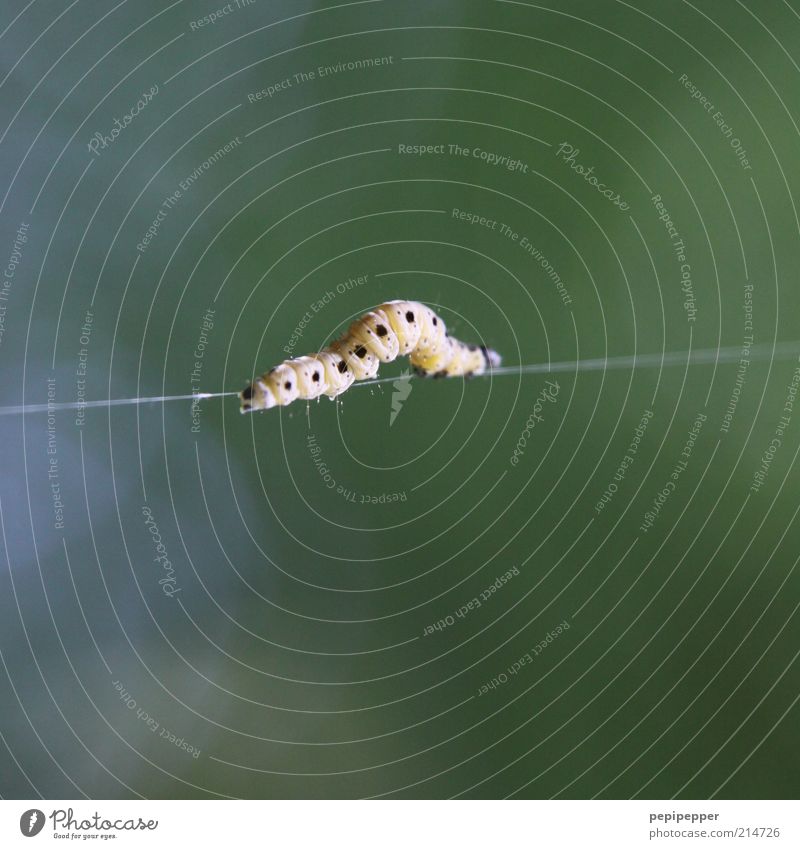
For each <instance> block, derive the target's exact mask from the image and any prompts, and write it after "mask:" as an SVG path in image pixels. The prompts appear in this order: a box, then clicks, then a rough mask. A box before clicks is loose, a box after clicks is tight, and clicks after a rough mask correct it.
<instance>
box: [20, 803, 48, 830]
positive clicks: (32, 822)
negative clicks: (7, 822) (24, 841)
mask: <svg viewBox="0 0 800 849" xmlns="http://www.w3.org/2000/svg"><path fill="white" fill-rule="evenodd" d="M43 828H44V812H43V811H40V810H39V809H38V808H31V809H30V810H29V811H25V813H24V814H23V815H22V816H21V817H20V818H19V830H20V831H21V832H22V833H23V834H24V835H25V837H36V835H37V834H38V833H39V832H40V831H41V830H42V829H43Z"/></svg>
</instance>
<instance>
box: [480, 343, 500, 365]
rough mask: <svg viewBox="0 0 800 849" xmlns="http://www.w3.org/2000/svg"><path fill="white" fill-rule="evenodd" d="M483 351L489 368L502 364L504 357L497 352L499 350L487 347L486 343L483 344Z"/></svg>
mask: <svg viewBox="0 0 800 849" xmlns="http://www.w3.org/2000/svg"><path fill="white" fill-rule="evenodd" d="M481 351H483V357H484V359H485V360H486V367H487V369H493V368H499V367H500V364H501V363H502V362H503V358H502V357H501V356H500V354H498V353H497V351H494V350H492V348H487V347H486V345H481Z"/></svg>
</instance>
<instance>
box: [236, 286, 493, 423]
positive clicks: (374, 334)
mask: <svg viewBox="0 0 800 849" xmlns="http://www.w3.org/2000/svg"><path fill="white" fill-rule="evenodd" d="M405 355H408V356H409V359H410V361H411V364H412V365H413V366H414V369H415V370H416V372H417V373H418V374H420V375H424V376H427V377H470V376H472V375H479V374H484V373H485V372H486V371H487V370H489V369H492V368H496V367H497V366H499V365H500V355H499V354H498V353H497V352H496V351H493V350H491V349H490V348H487V347H486V346H485V345H468V344H466V343H464V342H460V341H459V340H458V339H454V338H453V337H452V336H450V334H449V333H448V332H447V327H446V325H445V323H444V321H442V319H441V318H440V317H439V316H438V315H436V313H435V312H434V311H433V310H432V309H431V308H430V307H428V306H426V305H425V304H421V303H419V302H418V301H388V302H387V303H385V304H381V305H380V306H378V307H375V309H374V310H371V311H370V312H368V313H366V314H365V315H363V316H362V317H361V318H359V319H357V320H356V321H354V322H353V323H352V324H351V325H350V327H349V328H348V329H347V331H346V332H345V333H344V334H343V335H342V336H341V337H340V338H339V339H337V340H336V341H334V342H332V343H331V344H330V345H329V346H328V347H327V348H325V350H323V351H320V352H319V353H317V354H313V355H310V356H306V357H296V358H294V359H291V360H285V361H284V362H282V363H280V364H279V365H277V366H275V368H273V369H271V370H270V371H268V372H267V373H266V374H264V375H262V376H261V377H259V378H256V379H255V380H254V381H253V382H252V383H251V384H250V385H249V386H247V387H246V388H245V389H244V390H243V391H242V392H241V393H240V395H239V397H240V398H241V402H242V406H241V412H243V413H247V412H250V411H252V410H269V409H271V408H272V407H283V406H286V405H287V404H291V403H292V401H295V400H297V399H298V398H302V399H304V400H310V399H312V398H319V397H320V396H321V395H327V396H328V397H329V398H331V399H333V398H335V397H336V396H337V395H341V393H342V392H344V391H346V390H347V389H349V388H350V386H352V384H353V382H354V381H356V380H367V379H369V378H371V377H374V376H375V375H376V374H377V372H378V367H379V365H380V364H381V363H382V362H383V363H389V362H391V361H392V360H394V359H396V358H397V357H398V356H405Z"/></svg>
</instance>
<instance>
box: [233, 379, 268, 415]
mask: <svg viewBox="0 0 800 849" xmlns="http://www.w3.org/2000/svg"><path fill="white" fill-rule="evenodd" d="M239 401H240V402H241V406H240V407H239V412H240V413H242V414H244V413H252V412H254V411H256V410H268V409H269V408H270V407H274V406H275V396H274V395H273V394H272V393H271V392H270V391H269V390H268V389H267V388H266V387H265V386H264V385H263V384H262V383H260V381H253V382H252V383H250V384H249V385H248V386H245V388H244V389H242V391H241V392H240V393H239Z"/></svg>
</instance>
